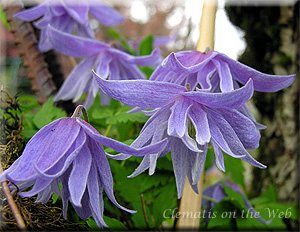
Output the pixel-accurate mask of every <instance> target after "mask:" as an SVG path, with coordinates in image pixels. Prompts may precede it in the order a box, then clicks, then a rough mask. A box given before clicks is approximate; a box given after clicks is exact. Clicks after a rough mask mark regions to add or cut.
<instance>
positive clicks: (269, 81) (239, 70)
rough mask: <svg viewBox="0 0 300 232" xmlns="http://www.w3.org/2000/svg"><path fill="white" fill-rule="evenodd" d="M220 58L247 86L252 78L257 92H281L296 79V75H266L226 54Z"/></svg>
mask: <svg viewBox="0 0 300 232" xmlns="http://www.w3.org/2000/svg"><path fill="white" fill-rule="evenodd" d="M218 57H220V59H221V60H222V61H223V62H226V63H228V65H229V67H230V70H231V72H232V76H233V78H234V79H236V80H238V81H239V82H241V83H242V84H245V83H246V82H247V81H248V80H249V79H250V78H251V79H252V80H253V86H254V89H255V90H256V91H261V92H276V91H279V90H281V89H284V88H286V87H288V86H290V85H291V84H292V83H293V81H294V79H295V77H296V75H287V76H279V75H269V74H264V73H261V72H259V71H257V70H255V69H253V68H250V67H249V66H246V65H244V64H242V63H240V62H238V61H235V60H232V59H230V58H229V57H227V56H226V55H224V54H219V56H218Z"/></svg>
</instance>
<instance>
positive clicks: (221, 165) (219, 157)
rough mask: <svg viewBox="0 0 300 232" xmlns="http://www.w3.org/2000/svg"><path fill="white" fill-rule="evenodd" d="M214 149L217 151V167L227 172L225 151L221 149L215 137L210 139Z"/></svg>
mask: <svg viewBox="0 0 300 232" xmlns="http://www.w3.org/2000/svg"><path fill="white" fill-rule="evenodd" d="M210 143H211V145H212V147H213V149H214V152H215V157H216V165H217V167H218V168H219V169H220V170H221V171H223V172H225V165H224V156H223V153H222V151H221V149H220V148H219V146H218V144H217V143H216V142H215V140H214V139H212V140H211V141H210Z"/></svg>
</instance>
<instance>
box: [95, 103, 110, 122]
mask: <svg viewBox="0 0 300 232" xmlns="http://www.w3.org/2000/svg"><path fill="white" fill-rule="evenodd" d="M113 114H114V109H113V108H111V107H109V106H98V107H97V108H95V109H94V110H93V111H92V113H91V116H92V117H93V118H94V119H102V118H106V117H111V116H113Z"/></svg>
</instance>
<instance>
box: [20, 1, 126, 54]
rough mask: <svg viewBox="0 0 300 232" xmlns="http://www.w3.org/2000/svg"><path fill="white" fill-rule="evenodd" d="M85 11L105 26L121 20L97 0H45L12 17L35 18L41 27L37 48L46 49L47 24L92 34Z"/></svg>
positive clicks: (121, 17) (48, 46)
mask: <svg viewBox="0 0 300 232" xmlns="http://www.w3.org/2000/svg"><path fill="white" fill-rule="evenodd" d="M88 13H90V14H91V15H93V16H94V17H95V18H96V19H97V20H99V22H101V23H102V24H103V25H105V26H113V25H118V24H121V23H123V22H124V20H125V18H124V17H123V16H122V15H120V14H119V13H118V12H117V11H116V10H114V9H112V8H110V7H109V6H107V5H105V4H104V3H102V2H101V1H98V0H85V1H78V0H47V1H45V2H44V3H42V4H39V5H37V6H35V7H32V8H30V9H27V10H23V11H21V12H19V13H17V14H16V15H15V17H17V18H20V19H22V20H25V21H33V20H37V19H38V20H37V21H36V22H35V23H34V25H35V26H36V27H37V28H39V29H40V30H41V33H40V40H39V50H40V51H42V52H46V51H48V50H50V49H52V45H51V43H50V42H49V39H48V36H47V26H48V25H51V26H53V27H55V28H56V29H58V30H60V31H64V32H66V33H73V32H74V31H77V33H78V35H79V36H87V37H90V38H93V37H94V32H93V30H92V28H91V25H90V21H89V16H88Z"/></svg>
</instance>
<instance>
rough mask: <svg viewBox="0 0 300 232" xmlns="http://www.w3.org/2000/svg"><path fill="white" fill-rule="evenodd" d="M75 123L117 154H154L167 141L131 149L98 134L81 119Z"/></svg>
mask: <svg viewBox="0 0 300 232" xmlns="http://www.w3.org/2000/svg"><path fill="white" fill-rule="evenodd" d="M77 122H78V123H79V124H80V125H81V127H82V128H83V129H84V130H85V132H86V133H87V134H88V135H89V136H90V137H91V138H93V139H94V140H95V141H97V142H98V143H99V144H103V145H104V146H107V147H110V148H112V149H114V150H116V151H118V152H122V153H125V154H129V155H134V156H144V155H146V154H155V153H157V152H159V151H162V150H163V149H164V148H165V146H166V144H167V141H166V140H163V141H160V142H158V143H155V144H151V145H149V146H145V147H143V148H133V147H131V146H128V145H125V144H123V143H121V142H119V141H116V140H114V139H111V138H107V137H105V136H103V135H101V134H99V132H97V131H96V130H95V129H94V128H93V127H92V126H90V125H89V124H88V123H86V122H85V121H83V120H81V119H78V118H77Z"/></svg>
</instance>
